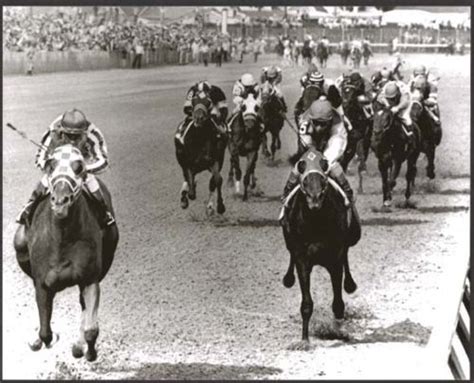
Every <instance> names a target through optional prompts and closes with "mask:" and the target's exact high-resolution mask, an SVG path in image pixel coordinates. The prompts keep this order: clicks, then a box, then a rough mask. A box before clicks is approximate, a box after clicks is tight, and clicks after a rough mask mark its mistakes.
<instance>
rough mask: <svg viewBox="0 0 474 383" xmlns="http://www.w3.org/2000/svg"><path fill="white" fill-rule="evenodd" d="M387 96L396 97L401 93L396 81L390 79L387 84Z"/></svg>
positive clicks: (389, 97)
mask: <svg viewBox="0 0 474 383" xmlns="http://www.w3.org/2000/svg"><path fill="white" fill-rule="evenodd" d="M384 93H385V98H388V99H394V98H396V97H398V96H400V95H401V93H400V89H399V88H398V85H397V83H396V82H395V81H390V82H388V83H387V85H385V92H384Z"/></svg>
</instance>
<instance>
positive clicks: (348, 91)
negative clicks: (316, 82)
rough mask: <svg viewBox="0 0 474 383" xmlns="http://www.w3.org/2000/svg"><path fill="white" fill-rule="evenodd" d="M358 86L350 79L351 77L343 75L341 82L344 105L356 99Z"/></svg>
mask: <svg viewBox="0 0 474 383" xmlns="http://www.w3.org/2000/svg"><path fill="white" fill-rule="evenodd" d="M356 90H357V88H356V86H355V85H354V84H352V82H351V81H350V77H349V76H346V75H343V80H342V83H341V97H342V103H343V105H344V106H346V105H350V104H352V103H354V102H355V101H356Z"/></svg>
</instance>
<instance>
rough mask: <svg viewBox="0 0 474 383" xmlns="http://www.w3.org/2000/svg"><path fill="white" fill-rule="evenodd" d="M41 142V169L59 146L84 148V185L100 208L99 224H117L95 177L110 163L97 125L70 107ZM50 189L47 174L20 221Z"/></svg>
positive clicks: (27, 218)
mask: <svg viewBox="0 0 474 383" xmlns="http://www.w3.org/2000/svg"><path fill="white" fill-rule="evenodd" d="M41 144H42V145H43V147H42V148H40V149H39V150H38V152H37V154H36V160H35V165H36V166H37V167H39V168H40V169H41V170H42V171H44V170H45V166H46V161H47V160H48V158H49V156H50V155H51V154H52V152H53V151H54V150H55V149H56V148H57V147H58V146H61V145H65V144H72V145H74V146H75V147H76V148H78V149H79V150H80V151H81V153H82V155H83V157H84V159H85V161H86V171H87V176H86V179H85V182H84V185H85V187H86V188H87V190H88V191H89V192H90V194H91V195H92V196H93V198H94V199H95V201H96V202H97V204H98V206H99V208H100V210H101V218H100V220H101V221H100V224H101V226H110V225H112V224H114V223H115V218H114V216H113V214H112V212H111V211H110V210H109V207H108V206H107V203H106V200H105V198H104V194H103V193H102V190H101V188H100V184H99V182H98V181H97V178H96V177H95V174H99V173H101V172H103V171H105V170H106V169H107V168H108V166H109V162H108V155H107V145H106V144H105V139H104V136H103V135H102V133H101V132H100V130H99V129H98V128H97V126H95V125H94V124H93V123H91V122H89V121H87V119H86V116H85V115H84V113H82V112H81V111H80V110H77V109H72V110H68V111H67V112H65V113H64V114H62V115H60V116H58V117H57V118H56V119H55V120H54V121H53V122H52V123H51V125H50V126H49V128H48V130H47V131H46V132H45V134H44V135H43V138H42V139H41ZM48 193H49V190H48V177H47V175H46V174H44V175H43V177H42V179H41V181H40V182H39V183H38V184H37V185H36V188H35V190H34V191H33V193H32V194H31V197H30V199H29V200H28V202H27V204H26V205H25V206H24V207H23V209H22V211H21V212H20V214H19V215H18V217H17V222H18V223H19V224H20V225H25V224H26V223H27V222H29V221H30V219H31V218H32V214H33V212H34V210H35V208H36V207H37V206H38V203H39V202H40V201H41V200H42V198H43V197H44V196H46V195H47V194H48Z"/></svg>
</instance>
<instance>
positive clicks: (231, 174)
mask: <svg viewBox="0 0 474 383" xmlns="http://www.w3.org/2000/svg"><path fill="white" fill-rule="evenodd" d="M233 186H234V166H233V160H232V151H231V150H230V145H229V176H228V177H227V187H229V188H231V187H233Z"/></svg>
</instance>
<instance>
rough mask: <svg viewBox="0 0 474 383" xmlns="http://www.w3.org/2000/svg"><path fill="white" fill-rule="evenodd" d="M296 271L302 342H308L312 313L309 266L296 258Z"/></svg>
mask: <svg viewBox="0 0 474 383" xmlns="http://www.w3.org/2000/svg"><path fill="white" fill-rule="evenodd" d="M296 271H297V273H298V280H299V282H300V288H301V294H302V300H301V307H300V312H301V317H302V319H303V336H302V340H303V341H304V342H309V336H308V335H309V334H308V327H309V320H310V318H311V315H313V300H312V298H311V291H310V277H311V266H310V265H309V264H307V263H305V262H304V261H301V260H298V261H297V262H296Z"/></svg>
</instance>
